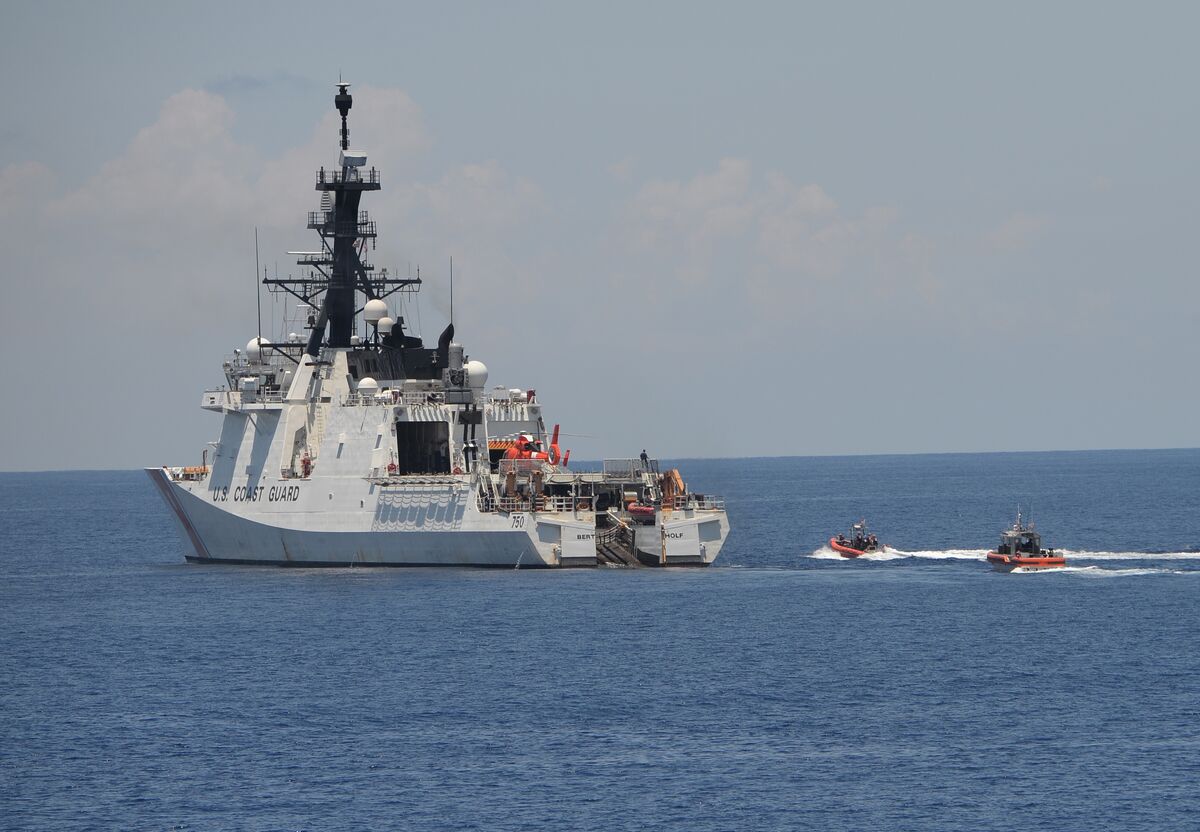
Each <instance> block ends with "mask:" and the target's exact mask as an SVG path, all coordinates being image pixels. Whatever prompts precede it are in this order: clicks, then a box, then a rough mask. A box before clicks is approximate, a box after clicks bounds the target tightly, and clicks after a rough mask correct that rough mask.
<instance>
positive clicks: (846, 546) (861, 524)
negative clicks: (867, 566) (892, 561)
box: [829, 520, 884, 558]
mask: <svg viewBox="0 0 1200 832" xmlns="http://www.w3.org/2000/svg"><path fill="white" fill-rule="evenodd" d="M829 548H830V549H832V550H833V551H835V552H837V553H838V554H839V555H841V556H842V557H844V558H857V557H859V556H861V555H865V554H866V553H867V552H878V551H879V550H880V549H883V548H884V546H883V544H882V543H880V542H879V541H878V540H876V539H875V535H873V534H871V533H870V532H868V531H867V521H866V520H859V521H858V522H857V523H855V524H854V525H853V526H851V527H850V534H849V536H847V535H844V534H839V535H838V536H837V537H831V538H829Z"/></svg>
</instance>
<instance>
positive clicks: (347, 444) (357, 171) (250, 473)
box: [147, 84, 729, 567]
mask: <svg viewBox="0 0 1200 832" xmlns="http://www.w3.org/2000/svg"><path fill="white" fill-rule="evenodd" d="M334 103H335V106H336V107H337V109H338V111H339V112H340V113H341V136H340V139H341V140H340V147H341V151H340V154H339V157H338V165H337V167H335V168H332V169H325V168H322V169H320V170H319V171H317V174H316V180H315V185H316V190H317V191H318V192H320V194H321V204H320V210H318V211H313V212H311V213H309V215H308V227H309V228H310V229H312V230H314V231H316V232H317V234H318V235H319V237H320V240H321V247H320V249H319V250H318V251H315V252H304V253H301V255H300V259H299V261H298V263H299V265H300V267H301V268H302V269H303V270H304V271H303V272H302V274H303V275H304V276H303V277H301V278H295V279H293V278H286V279H280V278H275V279H264V281H263V282H264V283H266V284H268V285H269V287H270V289H271V290H272V291H275V292H286V293H289V294H290V295H293V296H295V298H296V299H298V301H299V304H300V308H301V309H302V310H303V311H304V312H303V314H304V318H305V320H306V322H307V329H308V334H307V337H305V336H303V335H300V334H292V335H290V336H283V337H281V338H280V340H279V341H278V342H270V341H267V340H266V339H264V338H262V337H261V336H258V337H255V338H253V339H252V340H251V341H250V343H249V344H247V346H246V349H245V350H244V351H235V354H234V355H233V356H231V357H230V358H228V359H227V360H226V361H225V363H224V374H225V380H226V383H225V385H223V386H222V387H220V388H217V389H212V390H206V391H205V392H204V394H203V400H202V405H201V406H202V407H203V408H204V409H206V410H210V411H213V412H214V413H218V414H221V417H222V425H221V432H220V437H219V439H218V440H217V441H216V442H214V443H210V444H211V445H212V451H211V457H210V456H209V452H208V451H206V452H205V455H204V459H203V464H201V465H198V466H181V467H169V466H167V467H162V468H149V469H147V473H148V474H149V476H150V479H151V480H152V481H153V482H154V485H155V486H156V488H157V489H158V491H159V493H160V494H161V495H162V498H163V500H164V501H165V502H166V504H167V506H168V508H169V509H170V511H171V514H172V515H173V517H174V518H175V521H176V522H177V524H178V527H179V530H180V532H181V534H182V538H183V542H184V546H185V556H186V557H187V559H188V560H190V561H198V562H205V563H263V564H292V565H300V566H346V565H386V566H435V565H464V566H529V567H533V566H538V567H565V566H597V565H606V564H612V565H638V564H644V565H657V566H676V565H679V566H682V565H697V566H706V565H708V564H710V563H712V561H713V560H714V559H715V558H716V557H717V553H718V552H720V550H721V546H722V544H723V543H724V542H725V538H726V535H727V534H728V531H729V524H728V520H727V518H726V514H725V507H724V503H723V501H722V500H721V499H720V498H719V497H715V496H712V495H702V494H696V493H692V492H690V491H689V490H688V488H687V487H686V485H685V484H684V481H683V479H682V477H681V476H680V474H679V472H678V471H677V470H674V469H672V470H660V468H659V465H658V463H657V461H656V460H653V459H649V458H647V457H646V455H645V454H644V453H643V454H642V455H641V456H640V457H637V458H631V459H616V460H605V461H604V463H603V467H602V470H600V471H593V472H581V471H575V470H572V469H570V468H568V463H569V453H570V452H569V451H568V452H566V453H563V452H562V451H561V450H560V448H559V443H558V438H559V431H558V429H557V426H555V429H554V431H553V433H552V434H550V435H547V434H548V431H547V429H546V422H545V420H544V418H543V413H542V403H541V402H540V401H539V400H538V398H537V395H536V393H535V392H534V391H533V390H526V389H517V388H502V387H501V388H492V389H488V388H487V378H488V371H487V367H486V366H484V364H483V363H482V362H480V361H473V360H472V361H468V360H465V357H464V352H463V347H462V345H460V344H459V343H457V342H456V341H455V340H454V327H453V323H451V324H450V325H449V326H448V327H446V330H445V331H444V332H442V334H441V337H440V338H439V339H438V342H437V345H436V346H435V347H426V346H425V344H424V343H423V342H422V340H421V339H420V338H419V337H416V336H415V335H412V334H410V333H408V332H406V331H405V326H404V319H403V318H402V317H400V316H398V315H397V316H396V317H395V318H393V317H392V316H391V314H390V313H389V306H388V303H387V299H388V298H389V297H393V296H396V295H397V293H402V292H416V291H418V290H419V288H420V279H419V278H416V279H412V278H405V279H401V278H397V277H394V276H389V275H388V273H387V271H386V270H380V271H379V272H378V273H377V272H376V270H375V268H374V267H373V266H372V265H371V264H370V263H368V262H366V260H365V259H364V258H365V257H366V254H367V249H368V246H369V245H372V244H373V243H374V240H375V237H376V226H375V222H374V221H373V220H371V218H370V217H369V216H368V215H367V213H366V212H365V211H362V210H360V208H359V202H360V201H361V199H362V196H363V195H364V194H365V193H367V192H369V191H377V190H379V189H380V178H379V174H378V172H377V171H376V170H375V169H374V168H367V167H366V156H365V155H364V154H362V153H360V152H356V151H352V150H351V149H350V132H349V128H348V126H347V116H348V114H349V111H350V108H351V105H352V103H353V99H352V97H351V95H350V92H349V85H348V84H338V92H337V96H336V97H335V99H334ZM360 303H361V305H360Z"/></svg>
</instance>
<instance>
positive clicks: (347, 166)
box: [263, 81, 421, 358]
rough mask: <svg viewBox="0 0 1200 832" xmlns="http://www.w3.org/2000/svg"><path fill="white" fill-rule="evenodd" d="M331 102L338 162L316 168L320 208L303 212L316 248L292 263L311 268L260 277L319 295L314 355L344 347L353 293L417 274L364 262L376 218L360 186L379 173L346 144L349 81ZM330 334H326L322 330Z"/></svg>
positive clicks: (375, 181) (381, 292) (301, 294)
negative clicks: (392, 273) (298, 274)
mask: <svg viewBox="0 0 1200 832" xmlns="http://www.w3.org/2000/svg"><path fill="white" fill-rule="evenodd" d="M337 90H338V92H337V95H336V96H334V99H333V104H334V106H335V107H336V108H337V111H338V113H340V114H341V117H342V125H341V129H340V131H339V136H338V138H339V141H338V146H339V148H340V152H339V154H338V167H337V168H335V169H332V170H327V169H326V168H324V167H322V168H321V169H320V170H318V171H317V176H316V189H317V190H318V191H320V192H321V210H319V211H310V212H309V213H308V227H309V228H310V229H312V230H314V231H316V232H317V233H318V234H319V235H320V237H321V250H320V251H316V252H302V253H301V252H297V254H300V255H301V256H300V258H299V259H298V260H297V261H296V263H297V265H300V266H302V267H305V268H307V269H311V270H312V273H311V274H310V275H309V276H308V277H306V278H300V279H297V278H291V277H289V278H284V279H280V278H274V279H264V280H263V282H264V283H267V284H270V285H272V286H278V287H280V288H282V289H283V290H285V291H287V292H290V293H291V294H293V295H295V296H296V297H297V298H299V299H300V300H302V301H304V302H305V303H306V304H309V305H310V306H312V307H313V308H314V309H315V308H316V299H317V297H318V296H321V295H322V294H323V295H324V297H323V298H322V299H321V302H320V311H319V312H318V314H317V315H316V316H315V317H312V318H310V326H311V332H310V333H309V337H308V344H307V346H306V347H305V352H307V353H308V354H309V355H310V356H312V357H313V358H317V357H319V356H320V353H321V347H322V346H328V347H333V348H335V349H336V348H348V347H350V346H351V342H350V336H351V335H352V334H353V332H354V318H355V316H356V315H357V314H358V311H359V310H358V309H356V297H355V293H356V292H362V293H363V295H365V296H366V298H367V299H368V300H370V299H373V298H385V297H387V296H388V295H391V294H392V293H394V292H397V291H400V290H401V289H405V288H407V287H415V286H419V285H420V283H421V281H420V279H419V278H417V279H400V278H394V277H389V276H388V275H387V270H386V269H385V270H384V272H383V274H382V275H381V276H378V277H376V276H375V275H374V274H373V272H374V269H375V267H374V266H372V265H371V264H370V263H367V262H364V261H363V259H362V258H363V256H364V255H365V254H366V249H367V245H368V244H370V245H371V246H372V247H374V242H375V238H376V233H375V222H374V221H373V220H372V219H371V218H370V217H369V216H368V215H367V212H366V211H360V210H359V201H360V200H361V199H362V195H363V192H364V191H378V190H379V189H380V184H379V172H378V171H377V170H375V168H373V167H372V168H370V169H369V170H368V169H366V163H367V157H366V154H365V153H361V152H358V151H352V150H351V149H350V126H349V124H348V116H349V114H350V108H351V107H352V106H353V104H354V97H353V96H351V95H350V84H348V83H346V82H344V81H339V82H338V85H337ZM327 329H328V333H329V337H328V339H326V337H325V336H326V330H327Z"/></svg>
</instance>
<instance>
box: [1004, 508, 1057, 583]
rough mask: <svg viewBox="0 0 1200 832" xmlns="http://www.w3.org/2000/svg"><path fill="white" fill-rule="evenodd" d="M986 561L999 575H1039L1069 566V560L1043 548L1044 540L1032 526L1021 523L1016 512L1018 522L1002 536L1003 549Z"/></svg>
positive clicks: (1019, 513) (1019, 515)
mask: <svg viewBox="0 0 1200 832" xmlns="http://www.w3.org/2000/svg"><path fill="white" fill-rule="evenodd" d="M987 561H988V563H990V564H991V565H992V568H993V569H995V570H996V571H997V572H1036V571H1038V570H1042V569H1059V568H1061V567H1064V566H1066V565H1067V559H1066V558H1064V557H1063V556H1062V555H1057V554H1055V553H1054V550H1053V549H1043V548H1042V536H1041V535H1040V534H1038V533H1037V531H1036V530H1035V529H1034V526H1033V523H1032V522H1030V523H1028V524H1026V523H1022V522H1021V510H1020V509H1017V521H1016V522H1015V523H1013V525H1012V528H1010V529H1006V530H1005V531H1003V532H1001V534H1000V545H998V546H997V547H996V550H995V551H994V552H988V554H987Z"/></svg>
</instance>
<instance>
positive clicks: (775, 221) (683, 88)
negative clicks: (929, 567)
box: [0, 0, 1200, 470]
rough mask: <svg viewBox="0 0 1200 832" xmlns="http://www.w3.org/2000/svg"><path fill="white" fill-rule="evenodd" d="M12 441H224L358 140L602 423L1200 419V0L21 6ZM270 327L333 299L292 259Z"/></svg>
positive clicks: (472, 303) (925, 446) (478, 288)
mask: <svg viewBox="0 0 1200 832" xmlns="http://www.w3.org/2000/svg"><path fill="white" fill-rule="evenodd" d="M3 19H4V25H3V27H0V67H2V68H3V77H4V78H5V83H4V84H3V86H2V87H0V252H3V258H2V261H0V288H2V291H3V296H0V316H2V317H0V349H2V350H3V355H4V356H5V357H6V360H4V361H0V390H3V396H4V406H3V408H2V409H0V469H2V470H42V469H81V468H136V467H142V466H155V465H161V464H192V463H196V462H198V461H199V458H200V452H201V450H202V449H203V448H204V446H205V443H206V442H207V441H209V440H212V439H215V438H216V436H217V434H218V431H219V421H220V417H219V416H218V415H216V414H212V413H208V412H205V411H202V410H200V408H199V403H200V399H201V392H202V390H203V389H205V388H208V387H216V386H218V385H220V384H222V383H223V381H224V379H223V376H222V374H221V370H220V367H221V361H222V360H223V359H224V358H225V357H226V356H227V355H229V354H230V353H231V352H232V350H233V348H234V347H240V346H243V345H244V344H245V343H246V342H247V341H248V340H249V339H250V338H251V337H253V336H254V334H255V332H256V329H257V322H256V317H257V316H256V306H255V291H256V287H255V267H254V262H255V260H254V258H255V243H254V238H255V229H257V232H258V237H259V250H260V257H261V262H262V264H263V265H264V266H265V267H266V268H267V269H268V270H269V271H270V272H272V273H274V272H275V271H276V270H277V271H278V273H279V274H280V275H283V274H286V273H295V272H296V271H297V270H296V268H295V266H294V265H293V263H292V261H290V260H289V259H288V257H287V255H286V252H287V251H288V250H297V249H311V248H313V247H314V245H315V242H316V240H315V236H314V234H315V233H314V232H311V231H307V230H306V229H305V227H304V224H305V213H306V212H307V211H310V210H315V209H316V208H317V205H318V194H317V193H316V192H315V191H314V190H313V179H312V177H313V172H314V171H315V170H316V169H317V168H319V167H321V166H322V165H324V166H331V165H333V164H335V163H336V159H337V116H336V112H335V111H334V109H333V95H334V83H335V82H336V81H337V79H338V78H339V77H342V78H344V79H345V80H347V81H350V82H351V83H352V87H351V92H352V93H353V94H354V98H355V103H354V109H353V110H352V112H351V116H350V131H351V144H352V146H353V147H354V148H355V149H361V150H363V151H365V152H366V153H367V154H368V157H369V160H370V163H371V164H373V165H375V166H377V167H378V168H379V170H380V175H381V177H382V182H383V190H382V191H381V192H379V193H375V194H368V195H367V196H366V198H365V199H364V207H365V208H366V209H368V210H369V211H370V212H371V213H372V215H373V217H374V219H375V220H376V221H377V222H378V225H379V235H380V236H379V241H378V248H377V250H376V251H374V252H373V253H372V256H371V260H372V261H373V262H374V263H375V264H376V266H377V267H387V268H389V270H392V271H396V272H401V273H409V272H415V271H416V270H417V269H418V268H420V273H421V276H422V278H423V279H424V288H423V290H422V291H421V293H420V295H419V296H418V298H417V299H416V300H415V301H411V302H408V303H406V304H405V306H404V308H402V309H398V310H396V311H397V313H398V314H403V315H404V316H405V318H406V320H407V321H408V322H409V323H410V324H414V325H419V328H420V331H421V334H423V335H424V336H425V337H426V339H427V340H430V341H431V340H435V339H436V337H437V334H438V333H439V332H440V331H441V329H442V328H443V326H444V325H445V323H446V321H447V319H448V315H449V286H448V282H449V281H448V271H449V268H448V264H449V261H450V258H451V257H453V258H454V273H455V293H454V294H455V309H454V313H455V326H456V330H457V340H459V341H461V342H462V343H463V344H464V345H465V347H466V351H467V353H468V355H469V356H470V357H472V358H477V359H480V360H482V361H484V362H485V363H487V365H488V367H489V368H490V371H491V379H490V383H491V384H503V385H504V386H507V387H521V388H536V389H537V391H538V393H539V397H540V398H541V399H542V401H543V402H544V404H545V412H546V417H547V420H548V421H549V422H550V423H555V422H561V423H562V425H563V431H564V433H565V434H566V435H567V440H566V441H565V442H564V444H565V445H567V446H569V447H572V449H573V450H572V456H573V457H574V458H576V459H580V458H582V459H598V458H602V457H621V456H633V455H636V454H637V453H638V452H639V451H640V450H641V449H642V448H647V449H648V450H649V452H650V453H651V455H653V456H658V457H663V458H681V457H729V456H772V455H811V454H860V453H925V452H956V451H1015V450H1044V449H1084V448H1151V447H1194V446H1196V445H1197V444H1200V442H1198V441H1197V434H1198V427H1197V426H1198V424H1200V420H1198V418H1197V417H1198V415H1200V388H1198V386H1197V385H1196V383H1195V377H1196V371H1195V367H1196V363H1197V359H1198V358H1200V337H1198V334H1200V327H1198V324H1200V281H1198V280H1197V277H1198V276H1200V275H1198V274H1197V272H1198V266H1197V262H1198V260H1197V251H1196V249H1197V245H1196V239H1197V235H1196V232H1195V230H1194V226H1195V223H1196V220H1197V217H1198V216H1200V211H1198V210H1197V209H1198V208H1200V196H1198V194H1200V162H1198V154H1200V150H1198V148H1200V103H1198V102H1200V96H1197V95H1196V92H1195V82H1196V79H1197V78H1198V77H1200V57H1198V54H1200V53H1198V52H1197V50H1196V49H1195V44H1194V34H1195V32H1196V31H1198V30H1200V6H1197V5H1196V4H1188V3H1179V4H1160V3H1146V4H1105V3H1054V4H1045V3H1020V2H1016V3H1004V4H973V3H912V4H891V3H888V4H885V3H842V4H829V3H821V4H816V3H812V4H810V3H799V2H796V3H780V4H766V3H724V4H704V3H666V2H650V3H645V2H643V3H606V4H582V3H580V4H571V3H544V4H543V3H503V4H499V3H484V4H471V3H444V4H428V3H425V4H416V3H411V4H410V3H382V4H376V3H369V2H364V3H356V4H353V5H352V6H349V7H341V8H339V7H338V6H336V5H331V4H315V3H266V2H256V3H221V2H206V3H204V4H190V5H184V4H160V3H123V2H112V3H104V4H97V3H62V2H49V3H40V4H29V3H15V2H12V0H3ZM263 304H264V305H263V319H264V334H265V336H266V337H268V338H270V337H272V335H276V336H278V335H280V334H282V333H284V332H285V331H286V329H285V324H284V322H283V316H284V315H285V314H291V313H292V312H293V311H294V310H293V305H292V304H285V303H282V302H275V301H273V300H272V299H271V297H270V296H268V295H266V294H265V293H264V295H263Z"/></svg>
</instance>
